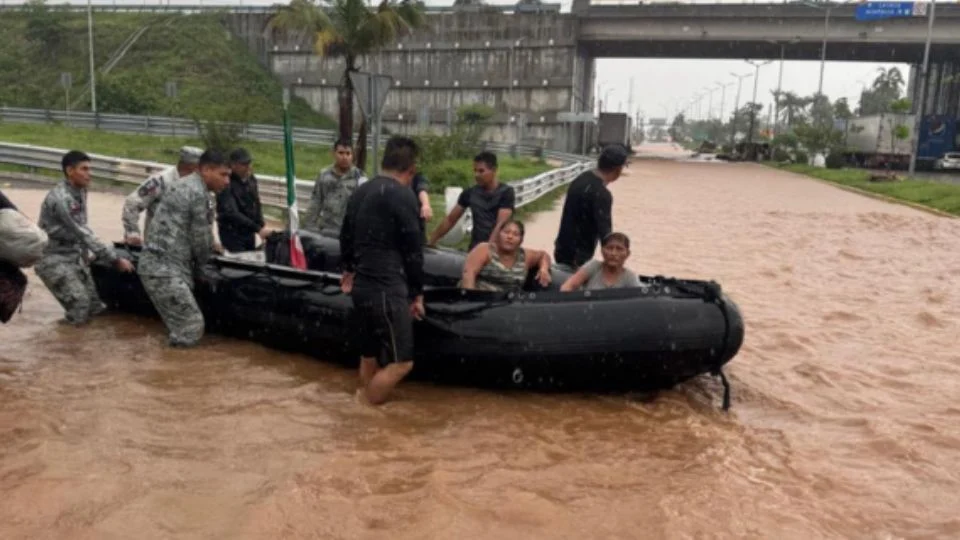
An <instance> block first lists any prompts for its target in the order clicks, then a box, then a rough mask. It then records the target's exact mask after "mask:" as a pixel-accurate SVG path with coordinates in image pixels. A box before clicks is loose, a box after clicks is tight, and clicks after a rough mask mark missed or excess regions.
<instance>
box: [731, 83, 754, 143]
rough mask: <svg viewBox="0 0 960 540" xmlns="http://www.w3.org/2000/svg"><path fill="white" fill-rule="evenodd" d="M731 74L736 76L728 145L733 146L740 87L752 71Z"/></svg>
mask: <svg viewBox="0 0 960 540" xmlns="http://www.w3.org/2000/svg"><path fill="white" fill-rule="evenodd" d="M731 75H733V76H734V77H736V78H737V98H736V100H735V101H734V105H733V119H732V120H731V121H730V126H731V128H730V146H733V145H734V144H736V142H737V113H738V112H740V87H741V86H743V80H744V79H746V78H747V77H749V76H751V75H752V73H747V74H745V75H737V74H736V73H731Z"/></svg>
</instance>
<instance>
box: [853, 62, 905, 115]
mask: <svg viewBox="0 0 960 540" xmlns="http://www.w3.org/2000/svg"><path fill="white" fill-rule="evenodd" d="M903 85H904V80H903V75H902V74H901V73H900V70H899V69H897V68H895V67H892V68H890V69H883V68H880V69H879V70H878V74H877V77H876V78H875V79H874V80H873V84H871V85H870V88H869V89H866V90H864V91H863V92H861V93H860V107H859V111H858V112H859V114H860V115H870V114H881V113H886V112H893V111H891V110H890V105H891V104H893V102H895V101H897V100H898V99H900V96H901V95H902V87H903Z"/></svg>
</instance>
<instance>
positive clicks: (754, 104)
mask: <svg viewBox="0 0 960 540" xmlns="http://www.w3.org/2000/svg"><path fill="white" fill-rule="evenodd" d="M745 62H746V63H748V64H750V65H751V66H753V67H754V68H756V70H757V73H756V76H754V78H753V99H752V100H751V104H750V131H748V132H747V142H748V143H752V142H753V127H754V124H755V123H756V121H757V84H758V83H759V82H760V68H761V67H763V66H765V65H767V64H769V63H770V62H771V61H770V60H767V61H765V62H755V61H753V60H745Z"/></svg>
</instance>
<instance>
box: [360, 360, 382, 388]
mask: <svg viewBox="0 0 960 540" xmlns="http://www.w3.org/2000/svg"><path fill="white" fill-rule="evenodd" d="M379 370H380V366H378V365H377V359H376V358H374V357H372V356H370V357H366V356H361V357H360V386H362V387H364V388H366V387H367V385H369V384H370V381H372V380H373V376H374V375H376V374H377V371H379Z"/></svg>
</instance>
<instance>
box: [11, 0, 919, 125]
mask: <svg viewBox="0 0 960 540" xmlns="http://www.w3.org/2000/svg"><path fill="white" fill-rule="evenodd" d="M47 1H48V2H49V3H51V4H58V3H63V2H62V0H47ZM161 1H162V3H164V4H174V5H176V4H193V5H196V4H203V5H237V4H240V5H271V4H275V3H282V2H281V1H280V0H93V3H94V4H98V3H110V4H157V3H161ZM544 1H546V2H549V1H550V0H544ZM603 1H604V2H605V3H606V2H608V1H610V0H603ZM614 1H615V0H614ZM648 1H649V0H648ZM681 1H683V0H681ZM703 1H704V0H697V3H703ZM728 1H729V0H721V2H728ZM19 3H23V0H0V4H19ZM70 3H74V4H81V5H82V4H85V3H86V2H85V1H84V0H73V1H72V2H70ZM426 3H427V4H428V5H437V6H440V5H452V4H453V1H452V0H426ZM487 3H488V4H497V5H500V4H504V5H511V4H514V3H515V1H514V0H487ZM570 3H571V0H562V2H561V4H562V6H563V7H562V9H563V11H569V8H570ZM828 46H829V44H828ZM890 66H898V67H899V68H900V69H901V71H903V74H904V78H906V77H907V74H908V71H909V66H907V65H905V64H876V63H856V62H827V64H826V68H825V70H824V82H823V91H824V93H825V94H826V95H828V96H829V97H830V98H831V99H837V98H841V97H846V98H848V99H849V101H850V105H851V108H854V107H856V105H857V102H858V100H859V96H860V90H861V88H863V87H864V86H866V85H869V84H870V83H871V82H872V81H873V78H874V77H875V76H876V73H877V70H878V69H879V68H881V67H884V68H886V67H890ZM779 69H780V62H779V61H775V62H772V63H770V64H767V65H766V66H764V67H762V68H760V78H759V84H758V89H757V101H759V102H761V103H764V104H769V103H772V95H771V93H770V92H771V91H772V90H775V89H776V87H777V76H778V72H779ZM731 72H734V73H738V74H741V75H742V74H746V73H751V72H754V73H755V71H754V68H753V67H752V66H750V65H748V64H747V63H745V62H744V61H742V60H730V61H722V60H721V61H717V60H710V61H704V60H664V59H657V60H644V59H636V60H622V59H601V60H599V61H598V64H597V82H598V83H600V84H601V85H603V86H604V88H603V89H601V97H603V95H604V94H607V90H610V93H609V100H608V101H609V103H608V104H605V105H604V109H605V110H620V111H624V112H628V111H627V107H628V104H629V99H630V79H631V77H633V78H634V79H635V81H634V85H633V109H632V110H631V111H629V112H631V114H635V113H636V112H637V111H642V113H643V114H644V115H645V116H647V117H658V116H659V117H662V116H665V115H668V116H673V115H674V114H675V113H676V112H677V111H679V110H682V109H683V108H684V107H686V106H687V105H688V104H689V103H690V101H691V100H692V98H693V96H694V95H696V94H699V93H702V91H703V89H704V88H705V87H708V86H717V84H718V83H722V84H727V83H734V84H733V85H731V86H729V87H727V89H726V96H725V97H726V100H725V102H724V109H723V112H724V115H725V116H727V115H728V114H729V112H730V111H731V110H732V109H733V106H734V99H735V97H736V91H737V85H736V79H735V78H734V77H733V76H732V75H731ZM819 76H820V62H819V61H795V62H786V63H785V64H784V68H783V90H784V91H792V92H795V93H797V94H800V95H811V94H813V93H815V92H816V90H817V82H818V80H819ZM752 94H753V78H752V77H751V78H747V79H744V80H743V88H742V91H741V97H740V103H741V104H743V103H746V102H747V101H749V100H750V98H751V97H752ZM721 95H722V94H721V91H720V90H716V91H714V93H713V114H714V115H715V116H716V115H718V114H719V113H720V98H721ZM608 105H609V107H608ZM707 108H708V99H707V98H704V100H703V101H702V102H701V113H702V115H705V114H706V111H707ZM667 113H669V114H667Z"/></svg>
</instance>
